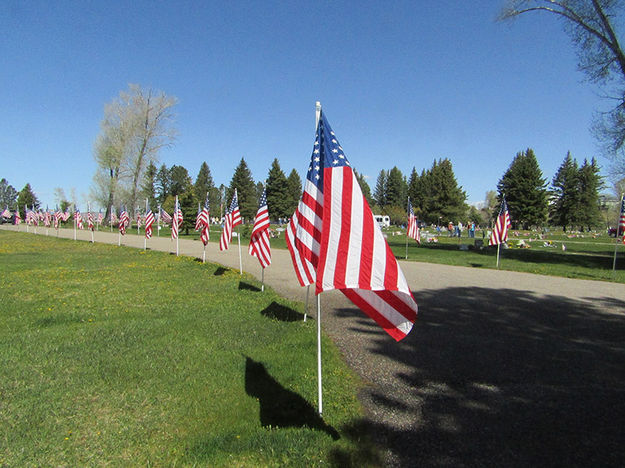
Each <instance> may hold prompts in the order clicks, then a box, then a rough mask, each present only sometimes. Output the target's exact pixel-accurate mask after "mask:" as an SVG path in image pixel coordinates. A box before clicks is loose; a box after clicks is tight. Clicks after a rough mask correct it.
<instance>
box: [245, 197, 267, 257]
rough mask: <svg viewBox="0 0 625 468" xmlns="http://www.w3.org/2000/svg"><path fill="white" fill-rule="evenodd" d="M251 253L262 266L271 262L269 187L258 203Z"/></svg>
mask: <svg viewBox="0 0 625 468" xmlns="http://www.w3.org/2000/svg"><path fill="white" fill-rule="evenodd" d="M249 253H250V255H252V256H253V257H256V258H258V261H259V262H260V266H261V267H263V268H267V267H268V266H269V264H270V263H271V248H270V246H269V212H268V211H267V188H266V187H265V189H264V190H263V194H262V195H261V197H260V202H259V203H258V212H257V213H256V218H255V219H254V227H253V228H252V237H251V238H250V247H249Z"/></svg>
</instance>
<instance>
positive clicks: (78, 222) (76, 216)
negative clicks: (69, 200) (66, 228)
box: [74, 207, 84, 229]
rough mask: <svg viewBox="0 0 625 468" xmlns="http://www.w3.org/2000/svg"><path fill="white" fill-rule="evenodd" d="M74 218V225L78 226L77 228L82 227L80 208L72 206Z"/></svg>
mask: <svg viewBox="0 0 625 468" xmlns="http://www.w3.org/2000/svg"><path fill="white" fill-rule="evenodd" d="M74 219H75V220H76V226H78V229H84V227H83V225H82V216H81V214H80V210H79V209H78V208H76V207H74Z"/></svg>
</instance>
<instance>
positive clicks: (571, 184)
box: [550, 151, 582, 231]
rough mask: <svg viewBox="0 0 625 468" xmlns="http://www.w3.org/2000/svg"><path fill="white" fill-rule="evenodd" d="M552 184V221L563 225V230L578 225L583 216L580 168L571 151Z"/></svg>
mask: <svg viewBox="0 0 625 468" xmlns="http://www.w3.org/2000/svg"><path fill="white" fill-rule="evenodd" d="M551 186H552V203H551V213H550V215H551V222H552V224H555V225H557V226H562V230H563V231H566V228H567V226H573V225H578V224H579V222H580V220H581V218H582V214H581V210H580V207H581V204H580V192H579V169H578V166H577V161H576V160H575V159H573V157H572V156H571V152H570V151H569V152H567V153H566V157H565V158H564V161H562V164H561V165H560V167H559V168H558V171H557V172H556V175H555V176H554V177H553V181H552V182H551Z"/></svg>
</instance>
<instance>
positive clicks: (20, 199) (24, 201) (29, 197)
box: [17, 184, 39, 219]
mask: <svg viewBox="0 0 625 468" xmlns="http://www.w3.org/2000/svg"><path fill="white" fill-rule="evenodd" d="M17 205H18V207H19V210H20V216H21V217H22V219H26V218H25V216H26V212H25V211H24V207H25V206H28V208H29V209H31V208H33V207H34V208H35V209H37V208H39V199H38V198H37V195H35V192H33V189H32V188H31V186H30V184H26V185H25V186H24V188H23V189H22V190H20V192H19V193H18V194H17Z"/></svg>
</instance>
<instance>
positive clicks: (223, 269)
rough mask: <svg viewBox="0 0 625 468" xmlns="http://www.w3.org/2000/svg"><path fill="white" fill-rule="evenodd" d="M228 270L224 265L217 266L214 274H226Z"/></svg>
mask: <svg viewBox="0 0 625 468" xmlns="http://www.w3.org/2000/svg"><path fill="white" fill-rule="evenodd" d="M227 271H228V268H224V267H217V269H216V270H215V273H213V276H222V275H223V274H225V273H226V272H227Z"/></svg>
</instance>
